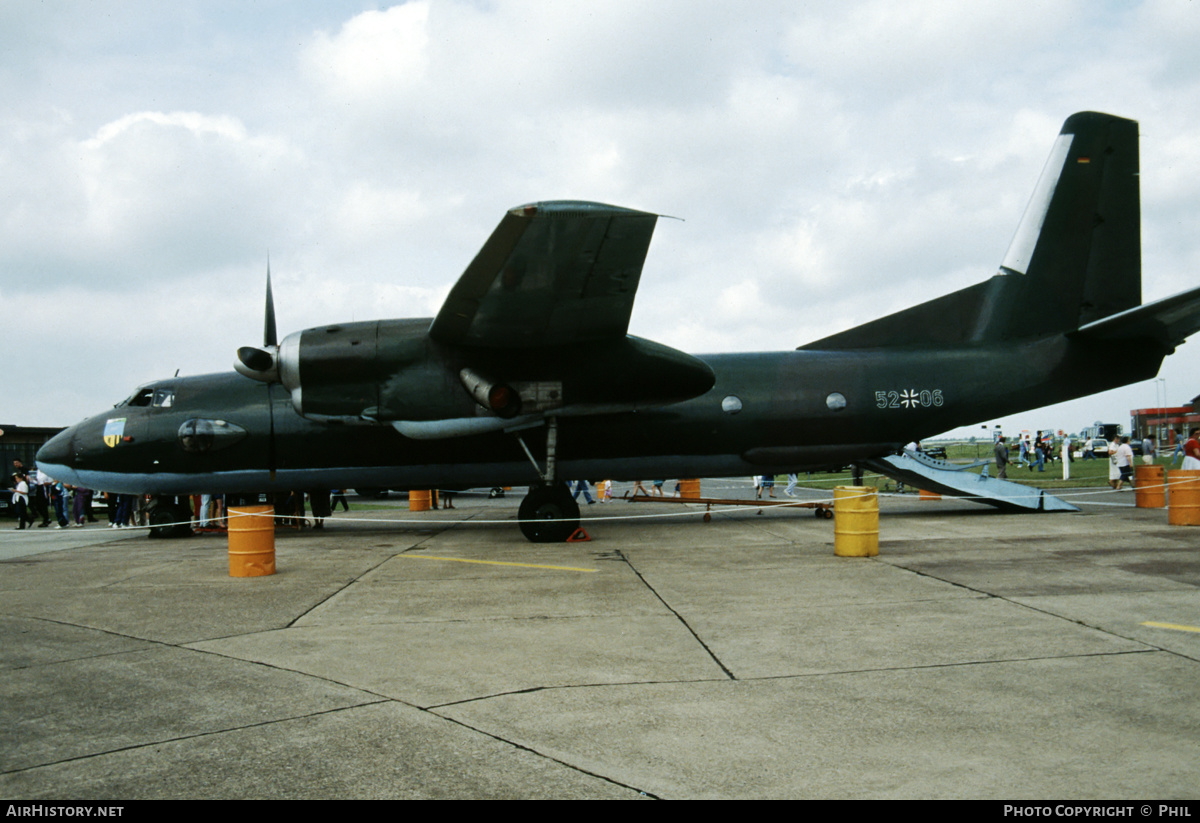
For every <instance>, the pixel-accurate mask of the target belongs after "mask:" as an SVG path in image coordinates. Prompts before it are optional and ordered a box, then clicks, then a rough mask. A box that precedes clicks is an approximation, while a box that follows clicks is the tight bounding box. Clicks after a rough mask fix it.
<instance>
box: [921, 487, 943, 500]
mask: <svg viewBox="0 0 1200 823" xmlns="http://www.w3.org/2000/svg"><path fill="white" fill-rule="evenodd" d="M918 491H920V493H921V494H920V497H921V499H922V500H941V499H942V496H941V495H940V494H938V493H937V492H927V491H925V490H924V489H919V490H918Z"/></svg>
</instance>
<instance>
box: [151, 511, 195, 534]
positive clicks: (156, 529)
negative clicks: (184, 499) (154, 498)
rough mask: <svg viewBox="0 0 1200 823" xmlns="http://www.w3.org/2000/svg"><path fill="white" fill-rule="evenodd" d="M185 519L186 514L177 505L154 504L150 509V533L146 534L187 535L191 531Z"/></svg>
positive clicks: (186, 518) (186, 517)
mask: <svg viewBox="0 0 1200 823" xmlns="http://www.w3.org/2000/svg"><path fill="white" fill-rule="evenodd" d="M187 520H188V516H187V514H186V513H185V512H184V510H183V509H181V508H179V507H178V506H172V505H158V506H155V507H154V508H153V509H151V510H150V515H149V521H150V533H149V535H148V536H149V537H151V538H167V537H183V536H185V535H189V534H191V533H192V527H191V525H190V524H188V522H187ZM170 524H177V525H170Z"/></svg>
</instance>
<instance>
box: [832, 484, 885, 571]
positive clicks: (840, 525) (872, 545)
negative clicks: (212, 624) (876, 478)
mask: <svg viewBox="0 0 1200 823" xmlns="http://www.w3.org/2000/svg"><path fill="white" fill-rule="evenodd" d="M833 553H834V554H835V555H837V556H838V557H875V556H876V555H877V554H879V497H878V496H877V495H876V493H875V489H873V488H870V487H867V486H837V487H835V488H834V490H833Z"/></svg>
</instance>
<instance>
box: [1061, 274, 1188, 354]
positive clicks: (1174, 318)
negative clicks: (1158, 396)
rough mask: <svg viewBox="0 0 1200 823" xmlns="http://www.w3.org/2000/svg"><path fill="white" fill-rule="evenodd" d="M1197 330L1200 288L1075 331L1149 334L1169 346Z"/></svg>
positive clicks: (1098, 335)
mask: <svg viewBox="0 0 1200 823" xmlns="http://www.w3.org/2000/svg"><path fill="white" fill-rule="evenodd" d="M1197 331H1200V288H1196V289H1191V290H1190V291H1185V292H1182V293H1180V294H1176V295H1174V296H1172V297H1165V298H1163V299H1162V300H1155V301H1154V302H1153V303H1147V304H1146V305H1144V306H1135V307H1134V308H1132V309H1127V310H1126V311H1123V312H1120V313H1119V314H1114V315H1112V316H1111V317H1105V318H1104V319H1103V320H1096V321H1095V322H1092V323H1088V324H1087V325H1085V326H1081V327H1080V328H1079V330H1078V331H1076V332H1075V335H1077V336H1080V337H1088V338H1091V339H1094V340H1134V339H1138V338H1150V339H1153V340H1158V341H1159V342H1160V343H1162V344H1163V346H1165V347H1166V348H1168V349H1172V350H1173V349H1174V348H1175V347H1176V346H1178V345H1179V344H1180V343H1182V342H1183V341H1184V340H1185V339H1187V337H1188V336H1189V335H1192V334H1194V333H1195V332H1197Z"/></svg>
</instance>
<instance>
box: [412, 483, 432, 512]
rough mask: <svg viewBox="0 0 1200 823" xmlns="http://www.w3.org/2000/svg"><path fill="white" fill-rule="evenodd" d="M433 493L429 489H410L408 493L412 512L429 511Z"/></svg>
mask: <svg viewBox="0 0 1200 823" xmlns="http://www.w3.org/2000/svg"><path fill="white" fill-rule="evenodd" d="M431 497H432V495H431V494H430V492H429V489H425V490H423V491H410V492H409V493H408V510H409V511H410V512H427V511H429V508H430V506H431V505H432V504H431V503H430V499H431Z"/></svg>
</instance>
